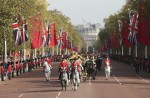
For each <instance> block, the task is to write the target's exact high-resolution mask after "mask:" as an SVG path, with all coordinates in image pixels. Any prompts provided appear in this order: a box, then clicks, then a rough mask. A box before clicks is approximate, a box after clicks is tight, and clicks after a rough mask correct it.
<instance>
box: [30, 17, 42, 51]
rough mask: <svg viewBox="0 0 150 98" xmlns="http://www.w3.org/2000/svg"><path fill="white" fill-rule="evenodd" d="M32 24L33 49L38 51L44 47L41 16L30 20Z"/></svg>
mask: <svg viewBox="0 0 150 98" xmlns="http://www.w3.org/2000/svg"><path fill="white" fill-rule="evenodd" d="M29 22H30V24H31V26H32V27H31V28H30V30H31V36H32V41H31V49H36V48H39V47H41V46H42V22H41V15H40V14H37V16H35V17H32V18H31V19H30V21H29Z"/></svg>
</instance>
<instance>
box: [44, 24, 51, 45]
mask: <svg viewBox="0 0 150 98" xmlns="http://www.w3.org/2000/svg"><path fill="white" fill-rule="evenodd" d="M45 33H46V35H45V37H46V44H47V45H49V44H50V23H49V22H47V23H46V24H45Z"/></svg>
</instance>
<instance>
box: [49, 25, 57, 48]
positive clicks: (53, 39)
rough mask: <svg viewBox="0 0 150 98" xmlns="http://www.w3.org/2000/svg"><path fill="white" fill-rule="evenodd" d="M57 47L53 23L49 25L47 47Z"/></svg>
mask: <svg viewBox="0 0 150 98" xmlns="http://www.w3.org/2000/svg"><path fill="white" fill-rule="evenodd" d="M55 45H57V39H56V28H55V23H53V24H50V44H49V47H53V46H55Z"/></svg>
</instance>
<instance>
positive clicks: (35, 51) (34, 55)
mask: <svg viewBox="0 0 150 98" xmlns="http://www.w3.org/2000/svg"><path fill="white" fill-rule="evenodd" d="M36 57H37V55H36V49H34V58H36Z"/></svg>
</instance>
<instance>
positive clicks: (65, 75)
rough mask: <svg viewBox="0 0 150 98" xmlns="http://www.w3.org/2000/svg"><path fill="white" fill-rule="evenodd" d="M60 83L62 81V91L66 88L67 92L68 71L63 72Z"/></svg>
mask: <svg viewBox="0 0 150 98" xmlns="http://www.w3.org/2000/svg"><path fill="white" fill-rule="evenodd" d="M60 81H61V87H62V90H63V87H65V91H66V87H67V85H68V74H67V71H66V70H62V71H61V75H60Z"/></svg>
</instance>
